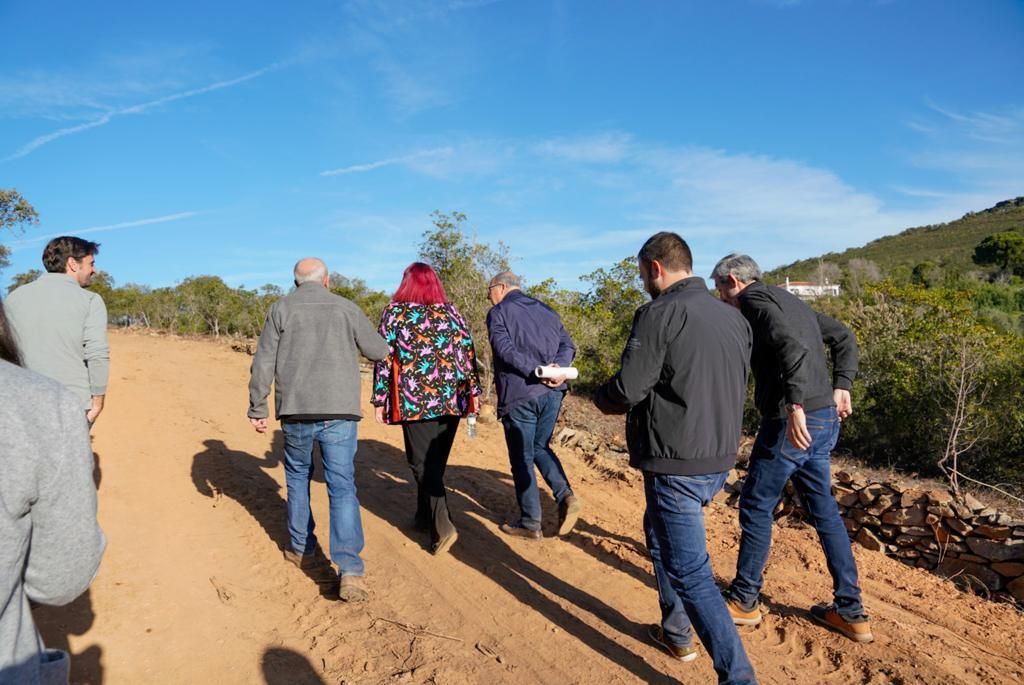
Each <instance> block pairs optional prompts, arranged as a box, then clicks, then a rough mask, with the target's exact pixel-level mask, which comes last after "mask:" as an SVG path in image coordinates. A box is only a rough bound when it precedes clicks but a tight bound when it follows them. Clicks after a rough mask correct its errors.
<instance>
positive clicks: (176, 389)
mask: <svg viewBox="0 0 1024 685" xmlns="http://www.w3.org/2000/svg"><path fill="white" fill-rule="evenodd" d="M111 345H112V354H113V367H112V377H111V382H110V389H109V402H108V408H107V409H106V411H105V413H104V414H103V416H102V417H101V418H100V421H99V423H98V424H97V426H96V428H95V430H94V447H95V451H96V454H97V455H98V459H99V467H100V469H99V476H100V485H99V496H100V518H101V522H102V525H103V527H104V529H105V531H106V533H107V536H108V538H109V540H110V544H109V548H108V550H107V554H106V557H105V558H104V560H103V565H102V567H101V569H100V572H99V575H98V577H97V578H96V582H95V583H94V584H93V586H92V588H91V590H90V591H89V592H88V593H87V594H86V595H85V596H84V597H82V598H81V599H80V600H78V601H76V602H75V603H74V604H72V605H71V606H69V607H65V608H60V609H52V608H46V609H40V610H38V612H37V618H38V620H39V621H40V622H41V624H42V628H43V632H44V636H45V639H46V640H47V641H48V643H49V644H51V645H56V646H59V645H64V646H66V647H69V648H70V650H71V652H72V653H73V655H74V666H73V680H74V682H76V683H107V684H110V685H120V684H122V683H124V684H137V683H213V684H215V685H233V684H236V683H238V684H242V683H246V684H248V683H264V682H265V683H269V684H271V685H284V684H285V683H289V684H290V683H298V684H317V683H331V684H334V683H342V682H344V683H444V684H449V683H456V684H457V683H487V684H488V685H498V684H499V683H517V684H518V683H534V682H536V683H559V684H566V683H637V682H652V683H675V682H683V683H708V682H714V672H713V671H712V668H711V664H710V660H709V659H708V657H707V655H706V653H703V652H702V653H701V657H700V658H699V659H698V660H697V661H695V662H692V663H688V664H682V663H679V662H677V661H674V660H672V659H671V658H669V657H668V656H667V655H665V654H663V653H662V652H661V651H659V650H658V649H657V648H656V647H654V646H652V645H650V644H649V643H648V642H647V641H646V640H645V632H646V626H647V625H648V624H649V623H651V622H653V621H656V620H657V617H658V606H657V597H656V594H655V590H654V589H653V588H654V586H653V578H652V576H651V570H650V564H649V563H648V561H647V558H646V555H645V551H644V546H643V535H642V531H641V529H640V519H641V514H642V510H643V493H642V490H641V488H640V487H639V486H638V485H637V484H636V482H635V481H632V482H631V481H629V480H623V479H620V478H617V477H615V475H614V473H610V472H608V471H607V470H604V469H601V468H596V467H594V466H591V465H588V464H586V463H584V462H583V461H581V460H580V459H578V458H577V457H576V455H575V454H574V453H572V452H570V451H565V452H563V453H562V458H563V460H564V463H565V466H566V469H567V471H568V473H569V476H570V480H571V481H572V482H573V484H574V487H575V489H576V492H577V493H578V494H579V495H580V497H581V499H582V500H583V502H584V506H585V509H584V512H583V516H582V522H581V524H580V526H579V528H578V529H577V532H575V533H573V534H572V535H570V536H568V537H567V538H564V539H559V538H546V539H545V540H544V541H543V542H541V543H536V542H531V541H526V540H516V539H509V538H506V537H504V536H502V535H501V534H500V533H498V532H497V524H498V523H500V522H502V521H503V520H505V519H506V517H507V516H511V515H512V514H513V511H514V497H513V490H512V486H511V479H510V476H509V471H508V462H507V456H506V452H505V446H504V440H503V437H502V435H501V431H500V428H499V427H498V426H496V425H494V424H488V425H481V426H480V430H479V435H478V437H477V438H476V439H475V440H472V441H471V440H469V439H467V438H466V436H465V434H464V433H463V434H462V435H460V436H459V439H458V440H457V442H456V444H455V447H454V450H453V453H452V459H451V465H450V466H449V470H448V478H447V480H448V484H449V486H450V488H451V490H452V492H451V493H450V495H449V497H450V499H449V506H450V507H451V509H452V511H453V517H454V519H455V523H456V525H457V526H458V528H459V533H460V537H459V540H458V542H457V543H456V545H455V547H454V548H453V549H452V551H451V553H450V554H449V555H446V556H442V557H438V558H435V557H433V556H431V554H430V553H429V551H428V550H427V539H426V534H425V533H419V532H416V531H415V530H413V528H412V526H411V525H410V524H411V519H412V513H413V504H414V502H413V499H414V490H413V487H412V486H411V485H410V480H409V474H408V469H407V466H406V464H405V459H404V455H403V452H402V449H401V445H402V438H401V433H400V431H398V430H397V429H395V428H390V427H385V426H379V425H376V424H375V423H373V421H372V420H370V421H364V422H363V423H361V424H360V448H359V454H358V457H357V462H358V467H357V468H358V484H359V497H360V501H361V502H362V506H363V525H364V528H365V534H366V550H365V554H364V558H365V560H366V565H367V573H368V575H367V579H368V583H369V586H370V590H371V599H370V601H369V602H366V603H363V604H357V605H346V604H344V603H342V602H339V601H337V599H336V594H334V593H335V592H336V589H335V587H334V586H333V585H332V584H330V583H326V582H318V581H319V580H321V579H318V578H316V577H311V576H307V575H306V574H305V573H304V572H302V571H299V570H298V569H296V568H295V567H293V566H291V565H289V564H287V563H286V562H285V561H284V560H283V558H282V555H281V550H282V548H283V546H284V545H285V544H286V541H287V530H286V527H285V499H284V486H283V484H284V479H283V468H282V465H281V434H280V432H279V431H275V432H274V433H273V435H270V434H267V435H259V434H257V433H256V432H254V431H253V430H252V428H251V426H250V425H249V423H248V421H247V420H246V418H245V409H246V403H247V394H246V384H247V382H248V366H249V362H250V358H249V357H247V356H246V355H243V354H238V353H235V352H232V351H231V350H229V349H227V348H226V347H224V346H222V345H217V344H215V343H212V342H203V341H185V340H177V339H173V338H166V337H157V336H148V335H134V334H124V333H112V335H111ZM365 394H366V393H365V392H364V395H365ZM326 499H327V498H326V493H325V490H324V486H323V485H322V483H314V485H313V508H314V514H315V516H316V517H317V520H318V521H319V522H320V524H321V528H320V530H321V531H325V530H326V525H327V521H328V517H327V501H326ZM544 505H545V511H546V512H548V517H549V518H548V520H547V521H546V523H545V529H546V532H547V533H549V534H550V533H551V532H552V529H553V528H554V525H555V524H554V504H553V502H552V500H551V499H550V497H549V496H548V493H546V492H545V495H544ZM707 519H708V534H709V539H710V543H709V548H710V551H711V556H712V559H713V561H714V566H715V572H716V575H717V576H718V578H719V580H725V579H728V578H730V577H731V571H732V569H733V566H734V564H735V561H736V552H737V548H738V545H737V540H738V527H737V523H736V514H735V511H734V510H731V509H728V508H726V507H724V506H722V505H714V506H713V507H712V508H710V509H709V510H708V512H707ZM324 537H326V535H324ZM855 552H856V555H857V560H858V563H859V565H860V570H861V577H862V581H863V583H862V584H863V587H864V591H865V595H866V596H865V600H866V604H867V607H868V610H869V611H870V613H871V615H872V617H873V619H874V624H873V626H874V632H875V635H876V641H875V642H874V643H873V644H868V645H857V644H854V643H852V642H850V641H848V640H846V639H844V638H842V637H840V636H838V635H835V634H832V633H829V632H827V631H825V630H824V629H822V628H820V627H818V626H817V625H816V624H814V623H812V622H811V620H810V618H809V615H808V613H807V607H809V606H810V605H811V604H813V603H815V602H818V601H822V600H827V599H828V598H829V597H830V594H831V593H830V590H831V588H830V581H829V579H828V574H827V571H826V569H825V563H824V560H823V558H822V555H821V552H820V549H819V547H818V544H817V540H816V538H815V536H814V534H813V531H811V530H810V529H808V528H806V527H798V528H778V529H777V533H776V542H775V548H774V551H773V553H772V557H771V561H770V566H769V568H768V570H767V583H766V587H765V592H766V595H767V600H768V601H767V604H768V607H769V609H770V611H771V614H770V615H769V616H768V617H767V618H766V620H765V621H764V622H762V624H761V625H760V626H759V627H757V628H751V629H742V630H741V636H742V638H743V641H744V643H745V645H746V647H747V650H748V652H749V654H750V658H751V660H752V662H753V664H754V667H755V669H756V671H757V674H758V677H759V679H760V681H761V682H762V683H824V682H831V683H935V684H936V685H950V684H952V683H1020V682H1022V681H1024V665H1022V663H1024V656H1022V649H1024V616H1022V615H1021V614H1020V613H1018V612H1017V611H1016V610H1014V609H1012V608H1010V607H1008V606H1001V605H995V604H992V603H989V602H987V601H984V600H982V599H979V598H976V597H972V596H969V595H964V594H961V593H959V592H958V591H957V590H956V589H955V588H954V587H953V585H952V584H950V583H948V582H945V581H941V580H939V579H937V578H935V577H934V576H931V575H929V574H927V573H925V572H923V571H918V570H914V569H910V568H908V567H906V566H904V565H902V564H900V563H898V562H896V561H894V560H890V559H887V558H886V557H885V556H883V555H881V554H878V553H873V552H868V551H866V550H862V549H859V548H858V549H856V550H855Z"/></svg>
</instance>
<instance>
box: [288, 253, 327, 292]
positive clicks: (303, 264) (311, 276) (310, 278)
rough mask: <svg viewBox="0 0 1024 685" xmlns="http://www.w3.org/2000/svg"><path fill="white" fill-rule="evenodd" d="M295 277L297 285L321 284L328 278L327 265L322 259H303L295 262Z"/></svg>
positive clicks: (293, 271)
mask: <svg viewBox="0 0 1024 685" xmlns="http://www.w3.org/2000/svg"><path fill="white" fill-rule="evenodd" d="M292 273H293V274H294V275H295V285H301V284H302V283H319V282H320V281H322V280H324V277H325V276H327V265H326V264H324V261H323V260H322V259H317V258H316V257H303V258H302V259H300V260H299V261H297V262H295V268H294V269H293V270H292Z"/></svg>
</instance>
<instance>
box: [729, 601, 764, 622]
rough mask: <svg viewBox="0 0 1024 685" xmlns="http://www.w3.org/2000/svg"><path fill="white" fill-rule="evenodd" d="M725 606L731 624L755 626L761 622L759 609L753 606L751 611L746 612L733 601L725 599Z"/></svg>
mask: <svg viewBox="0 0 1024 685" xmlns="http://www.w3.org/2000/svg"><path fill="white" fill-rule="evenodd" d="M725 606H726V607H727V608H728V609H729V615H730V616H732V622H733V623H735V624H736V625H738V626H756V625H757V624H759V623H760V622H761V607H760V605H758V606H755V607H754V608H753V609H752V610H751V611H746V610H745V609H744V608H743V607H741V606H740V603H739V602H737V601H736V600H735V599H730V598H729V597H726V598H725Z"/></svg>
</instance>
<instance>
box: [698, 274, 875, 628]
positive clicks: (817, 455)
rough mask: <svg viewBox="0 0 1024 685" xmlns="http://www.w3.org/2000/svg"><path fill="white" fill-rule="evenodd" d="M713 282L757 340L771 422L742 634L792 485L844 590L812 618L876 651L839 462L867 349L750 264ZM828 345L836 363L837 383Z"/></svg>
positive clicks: (753, 491) (746, 521) (758, 454)
mask: <svg viewBox="0 0 1024 685" xmlns="http://www.w3.org/2000/svg"><path fill="white" fill-rule="evenodd" d="M712 278H713V279H714V281H715V285H716V287H717V288H718V292H719V293H720V294H721V296H722V299H723V300H725V301H726V302H728V303H729V304H731V305H733V306H735V307H738V308H739V310H740V312H741V313H742V314H743V316H744V317H745V318H746V319H747V321H749V322H750V326H751V328H752V329H753V331H754V351H753V356H752V357H751V366H752V367H753V369H754V381H755V383H756V385H755V389H754V400H755V403H756V405H757V409H758V411H759V412H760V413H761V426H760V428H759V429H758V431H757V438H756V439H755V441H754V448H753V450H752V452H751V454H750V470H749V472H748V474H747V479H746V482H745V483H744V485H743V491H742V493H741V494H740V528H741V529H742V530H743V536H742V538H741V540H740V553H739V559H738V560H737V562H736V577H735V579H734V580H733V581H732V585H731V587H730V588H729V591H728V597H729V601H728V604H729V611H730V613H731V614H732V616H733V620H734V621H735V622H736V623H737V624H738V625H757V624H758V623H760V622H761V610H760V607H759V605H758V594H759V593H760V591H761V586H762V584H763V583H764V576H763V570H764V566H765V563H766V562H767V561H768V552H769V551H770V549H771V542H772V523H773V518H772V514H773V512H774V510H775V507H776V505H777V504H778V503H779V499H780V498H781V497H782V490H783V488H784V487H785V486H786V481H787V480H792V481H793V485H794V486H795V487H796V489H797V491H798V492H799V493H800V496H801V498H802V499H803V501H804V503H805V504H806V506H807V509H808V512H809V513H810V515H811V522H812V523H813V524H814V528H815V530H817V532H818V538H819V539H820V540H821V547H822V550H823V551H824V552H825V560H826V561H827V562H828V570H829V573H831V574H832V583H833V587H834V591H835V592H834V595H835V598H834V604H832V605H817V606H814V607H812V608H811V615H812V616H813V617H814V618H815V619H816V620H817V621H819V622H820V623H823V624H824V625H826V626H828V627H830V628H832V629H834V630H837V631H838V632H840V633H842V634H843V635H846V636H847V637H849V638H850V639H851V640H855V641H857V642H871V640H872V639H873V637H872V635H871V624H870V623H869V621H868V617H867V615H866V614H865V613H864V605H863V604H862V602H861V592H860V587H859V585H858V584H857V564H856V562H855V561H854V559H853V552H852V551H851V549H850V538H849V536H848V535H847V533H846V527H845V526H844V525H843V521H842V519H841V518H840V517H839V509H838V508H837V506H836V501H835V498H834V497H833V496H832V472H831V454H832V449H833V448H834V447H835V445H836V440H838V438H839V422H840V421H842V420H843V419H845V418H846V417H847V416H849V415H850V413H851V412H852V410H853V409H852V405H851V403H850V388H851V387H852V385H853V378H854V376H856V375H857V342H856V340H855V339H854V337H853V333H851V332H850V330H849V329H848V328H847V327H846V326H844V325H843V324H841V323H839V322H838V321H836V320H835V319H832V318H829V317H827V316H825V315H824V314H819V313H818V312H815V311H814V310H813V309H811V308H810V307H809V306H808V305H807V304H806V303H805V302H803V301H802V300H800V299H799V298H798V297H796V296H795V295H793V294H792V293H790V292H788V291H786V290H783V289H782V288H779V287H776V286H773V285H767V284H765V283H763V282H762V281H761V269H760V268H759V267H758V266H757V263H756V262H755V261H754V260H753V259H751V258H750V257H748V256H747V255H736V254H731V255H728V256H727V257H724V258H723V259H722V260H721V261H719V262H718V264H717V265H716V266H715V269H714V272H713V273H712ZM825 345H827V346H828V347H829V350H830V352H831V354H832V373H831V374H830V373H829V370H828V363H827V360H826V358H825Z"/></svg>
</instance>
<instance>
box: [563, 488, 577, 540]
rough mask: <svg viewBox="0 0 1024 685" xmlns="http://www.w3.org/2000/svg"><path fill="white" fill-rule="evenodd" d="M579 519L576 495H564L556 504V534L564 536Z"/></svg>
mask: <svg viewBox="0 0 1024 685" xmlns="http://www.w3.org/2000/svg"><path fill="white" fill-rule="evenodd" d="M579 517H580V501H579V500H578V499H576V495H566V496H565V499H563V500H562V501H561V502H559V504H558V534H559V535H566V534H568V533H569V531H571V530H572V527H573V526H575V525H576V521H577V519H579Z"/></svg>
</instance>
